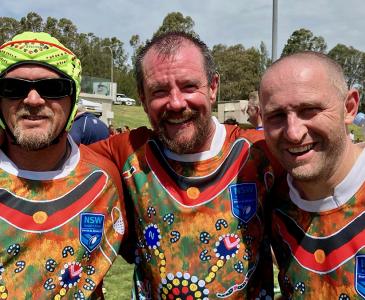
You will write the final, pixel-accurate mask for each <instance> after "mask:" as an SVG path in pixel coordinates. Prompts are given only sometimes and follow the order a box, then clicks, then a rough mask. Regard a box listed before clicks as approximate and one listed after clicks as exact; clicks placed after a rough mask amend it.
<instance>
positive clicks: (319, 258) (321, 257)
mask: <svg viewBox="0 0 365 300" xmlns="http://www.w3.org/2000/svg"><path fill="white" fill-rule="evenodd" d="M314 259H315V260H316V262H317V263H319V264H323V263H324V261H325V260H326V253H325V252H324V251H323V250H322V249H318V250H316V251H315V252H314Z"/></svg>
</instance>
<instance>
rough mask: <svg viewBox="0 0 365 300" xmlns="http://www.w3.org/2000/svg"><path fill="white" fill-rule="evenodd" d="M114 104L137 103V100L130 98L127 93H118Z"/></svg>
mask: <svg viewBox="0 0 365 300" xmlns="http://www.w3.org/2000/svg"><path fill="white" fill-rule="evenodd" d="M113 104H121V105H136V100H134V99H132V98H128V97H127V96H126V95H125V94H117V96H116V97H115V100H113Z"/></svg>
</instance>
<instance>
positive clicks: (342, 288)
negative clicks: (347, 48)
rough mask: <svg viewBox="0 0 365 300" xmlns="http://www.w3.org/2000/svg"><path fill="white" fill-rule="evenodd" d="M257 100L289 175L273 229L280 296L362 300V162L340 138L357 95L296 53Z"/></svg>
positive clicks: (318, 58) (330, 64)
mask: <svg viewBox="0 0 365 300" xmlns="http://www.w3.org/2000/svg"><path fill="white" fill-rule="evenodd" d="M259 94H260V105H261V113H262V117H263V125H264V128H265V138H266V142H267V144H268V146H269V148H270V150H271V151H272V152H273V154H274V155H275V156H276V158H277V159H278V160H279V161H280V163H281V164H282V165H283V167H284V168H285V169H286V170H287V172H288V175H287V182H284V184H283V185H282V186H281V189H280V188H279V190H278V192H279V193H280V195H281V197H278V199H279V198H280V200H279V201H277V202H275V203H274V212H273V222H272V224H273V228H272V231H273V234H272V237H273V240H272V245H273V249H274V251H275V255H276V258H277V261H278V264H279V268H280V273H279V274H280V275H279V282H280V286H281V290H282V294H283V296H284V297H285V298H291V299H299V298H300V299H360V298H361V299H362V297H365V276H364V275H365V250H364V249H365V239H364V232H365V220H363V218H365V215H364V214H363V211H364V201H365V194H364V188H365V185H364V183H363V182H364V179H365V168H363V166H364V165H365V154H364V152H363V151H362V149H361V148H359V147H358V146H357V145H355V144H353V143H352V142H351V140H350V138H349V137H348V135H347V125H349V124H351V123H352V121H353V119H354V117H355V115H356V113H357V109H358V104H359V94H358V92H357V91H356V90H354V89H351V90H348V89H347V85H346V81H345V78H344V74H343V71H342V69H341V67H340V66H339V65H338V64H337V63H336V62H334V61H332V60H331V59H330V58H328V57H327V56H325V55H322V54H318V53H314V52H302V53H296V54H293V55H290V56H287V57H284V58H282V59H280V60H278V61H277V62H275V63H274V64H273V65H272V66H271V67H270V68H269V69H268V70H267V71H266V73H265V74H264V76H263V78H262V81H261V85H260V91H259ZM283 195H284V196H283ZM285 195H287V196H286V197H285ZM363 266H364V268H363Z"/></svg>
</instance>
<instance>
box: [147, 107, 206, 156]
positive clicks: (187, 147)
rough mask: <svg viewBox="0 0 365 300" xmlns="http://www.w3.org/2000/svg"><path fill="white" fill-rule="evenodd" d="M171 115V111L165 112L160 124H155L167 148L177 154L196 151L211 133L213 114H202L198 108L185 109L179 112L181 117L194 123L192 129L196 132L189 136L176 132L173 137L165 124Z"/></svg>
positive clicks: (156, 130) (155, 128) (159, 136)
mask: <svg viewBox="0 0 365 300" xmlns="http://www.w3.org/2000/svg"><path fill="white" fill-rule="evenodd" d="M170 117H171V115H170V114H169V113H166V112H164V113H163V115H162V117H161V119H160V121H159V122H158V124H156V126H154V130H155V132H156V133H157V135H158V138H159V139H160V141H161V142H162V143H163V145H164V146H165V147H166V148H167V149H169V150H170V151H172V152H175V153H177V154H187V153H194V151H195V150H196V149H199V148H200V147H201V146H202V145H203V144H204V143H205V142H206V140H207V138H208V136H209V133H210V122H211V114H207V115H201V114H200V113H199V112H198V111H196V110H184V111H183V112H182V113H180V114H179V117H180V118H184V119H187V120H188V121H189V122H192V123H193V129H192V130H193V131H194V132H193V133H191V134H190V136H189V137H186V136H184V134H176V135H175V136H173V137H170V136H169V135H168V132H167V130H166V128H165V126H164V124H165V123H166V122H168V119H169V118H170ZM185 130H186V129H185Z"/></svg>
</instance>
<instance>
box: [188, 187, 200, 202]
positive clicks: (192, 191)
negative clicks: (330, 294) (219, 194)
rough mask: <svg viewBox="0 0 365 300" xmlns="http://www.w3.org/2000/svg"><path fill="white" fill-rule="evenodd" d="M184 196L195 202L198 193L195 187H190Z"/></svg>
mask: <svg viewBox="0 0 365 300" xmlns="http://www.w3.org/2000/svg"><path fill="white" fill-rule="evenodd" d="M186 194H187V196H188V197H189V199H192V200H195V199H197V198H198V197H199V195H200V191H199V189H198V188H197V187H195V186H191V187H189V188H188V189H187V190H186Z"/></svg>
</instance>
